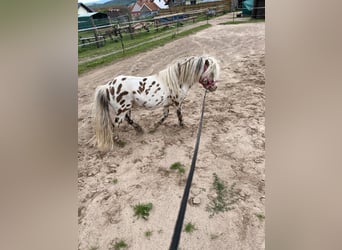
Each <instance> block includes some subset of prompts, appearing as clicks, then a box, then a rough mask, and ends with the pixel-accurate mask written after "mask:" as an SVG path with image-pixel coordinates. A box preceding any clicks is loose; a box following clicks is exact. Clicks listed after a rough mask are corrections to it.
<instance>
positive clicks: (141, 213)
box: [133, 203, 153, 220]
mask: <svg viewBox="0 0 342 250" xmlns="http://www.w3.org/2000/svg"><path fill="white" fill-rule="evenodd" d="M152 207H153V205H152V203H145V204H140V203H139V204H137V205H135V206H134V207H133V210H134V216H137V217H138V219H139V218H140V217H142V218H143V219H145V220H147V218H148V216H149V215H150V210H151V209H152Z"/></svg>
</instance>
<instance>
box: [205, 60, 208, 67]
mask: <svg viewBox="0 0 342 250" xmlns="http://www.w3.org/2000/svg"><path fill="white" fill-rule="evenodd" d="M204 65H205V66H207V68H208V67H209V61H208V60H205V62H204Z"/></svg>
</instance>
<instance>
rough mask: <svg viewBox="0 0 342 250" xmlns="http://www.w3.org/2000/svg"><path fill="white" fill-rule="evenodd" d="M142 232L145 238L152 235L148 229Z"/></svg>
mask: <svg viewBox="0 0 342 250" xmlns="http://www.w3.org/2000/svg"><path fill="white" fill-rule="evenodd" d="M144 234H145V236H146V237H147V238H150V237H151V236H152V231H150V230H148V231H146V232H145V233H144Z"/></svg>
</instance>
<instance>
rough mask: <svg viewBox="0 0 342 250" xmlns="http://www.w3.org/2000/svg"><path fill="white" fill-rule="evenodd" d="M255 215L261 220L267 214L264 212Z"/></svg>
mask: <svg viewBox="0 0 342 250" xmlns="http://www.w3.org/2000/svg"><path fill="white" fill-rule="evenodd" d="M255 216H256V217H257V218H258V219H259V220H260V221H263V220H264V219H265V215H263V214H259V213H258V214H255Z"/></svg>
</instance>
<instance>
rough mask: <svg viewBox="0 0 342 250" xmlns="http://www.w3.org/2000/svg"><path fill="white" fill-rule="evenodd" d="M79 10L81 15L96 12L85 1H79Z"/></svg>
mask: <svg viewBox="0 0 342 250" xmlns="http://www.w3.org/2000/svg"><path fill="white" fill-rule="evenodd" d="M77 12H78V14H79V15H83V14H87V13H91V12H94V10H92V9H91V8H89V7H88V6H86V5H84V4H83V3H78V11H77Z"/></svg>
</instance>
